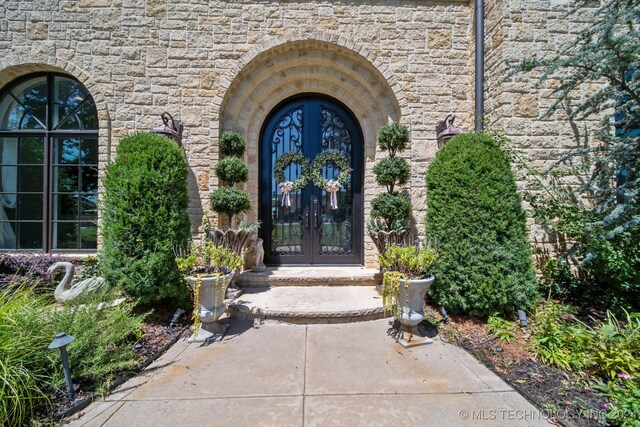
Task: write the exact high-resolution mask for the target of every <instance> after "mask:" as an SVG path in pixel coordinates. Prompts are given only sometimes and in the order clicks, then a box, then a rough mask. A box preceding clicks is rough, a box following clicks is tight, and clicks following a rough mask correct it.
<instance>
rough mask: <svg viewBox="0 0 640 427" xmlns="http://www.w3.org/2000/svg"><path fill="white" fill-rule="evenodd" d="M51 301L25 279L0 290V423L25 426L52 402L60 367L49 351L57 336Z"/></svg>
mask: <svg viewBox="0 0 640 427" xmlns="http://www.w3.org/2000/svg"><path fill="white" fill-rule="evenodd" d="M50 302H51V301H50V300H49V299H48V298H47V297H46V296H44V295H39V294H37V293H36V292H35V288H34V286H31V285H28V284H27V283H24V282H13V283H11V284H10V285H8V286H6V287H5V288H3V289H2V290H0V384H1V386H0V425H3V426H22V425H24V424H25V423H26V422H27V421H28V420H29V419H30V418H31V417H32V416H33V415H34V414H35V413H36V412H37V411H38V410H40V409H42V408H46V407H47V406H49V405H50V401H49V398H48V392H49V391H50V384H51V383H52V376H53V375H55V373H56V371H57V370H59V368H57V367H56V366H55V365H54V364H52V361H51V357H53V354H52V353H50V352H48V351H47V346H48V345H49V343H50V342H51V340H52V339H53V335H54V334H53V328H52V327H51V324H50V322H47V321H46V319H47V314H48V309H47V306H48V304H49V303H50Z"/></svg>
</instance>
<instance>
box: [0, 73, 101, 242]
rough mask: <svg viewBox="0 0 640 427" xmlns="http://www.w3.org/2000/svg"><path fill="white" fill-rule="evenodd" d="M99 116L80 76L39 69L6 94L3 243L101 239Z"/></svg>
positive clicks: (0, 141)
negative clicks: (99, 235)
mask: <svg viewBox="0 0 640 427" xmlns="http://www.w3.org/2000/svg"><path fill="white" fill-rule="evenodd" d="M97 201H98V115H97V112H96V106H95V103H94V101H93V98H92V97H91V95H90V94H89V92H88V91H87V89H86V88H85V87H84V86H83V85H82V84H81V83H80V82H79V81H77V80H75V79H73V78H70V77H68V76H65V75H60V74H53V73H48V74H37V75H30V76H28V77H27V78H23V79H20V80H17V81H15V82H13V83H11V84H10V85H8V86H7V87H5V89H4V90H2V92H0V249H4V250H20V249H36V250H45V251H58V250H66V251H68V250H93V249H95V248H96V245H97V226H96V225H97V219H98V211H97Z"/></svg>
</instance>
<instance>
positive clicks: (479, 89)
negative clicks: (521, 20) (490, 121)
mask: <svg viewBox="0 0 640 427" xmlns="http://www.w3.org/2000/svg"><path fill="white" fill-rule="evenodd" d="M475 24H476V25H475V27H476V91H475V94H476V105H475V110H476V127H475V131H476V132H481V131H482V128H483V125H484V123H483V120H484V0H476V20H475Z"/></svg>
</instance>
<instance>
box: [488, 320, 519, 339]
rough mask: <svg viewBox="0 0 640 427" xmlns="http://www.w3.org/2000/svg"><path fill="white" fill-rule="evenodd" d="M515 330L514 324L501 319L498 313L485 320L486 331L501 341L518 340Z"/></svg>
mask: <svg viewBox="0 0 640 427" xmlns="http://www.w3.org/2000/svg"><path fill="white" fill-rule="evenodd" d="M516 328H517V326H516V324H515V323H514V322H510V321H508V320H505V319H503V318H502V317H500V315H499V314H498V313H494V314H493V315H491V316H489V318H488V319H487V330H488V331H489V332H490V333H492V334H493V335H495V337H496V338H498V339H499V340H502V341H506V342H511V341H515V340H516V339H518V336H517V335H516V330H517V329H516Z"/></svg>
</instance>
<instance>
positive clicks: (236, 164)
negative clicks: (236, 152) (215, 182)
mask: <svg viewBox="0 0 640 427" xmlns="http://www.w3.org/2000/svg"><path fill="white" fill-rule="evenodd" d="M248 174H249V167H248V166H247V164H246V163H245V162H243V161H242V159H239V158H238V157H225V158H224V159H222V160H220V161H219V162H218V164H217V165H216V176H217V177H218V178H220V179H221V180H223V181H227V182H229V183H234V182H245V181H246V180H247V175H248Z"/></svg>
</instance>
